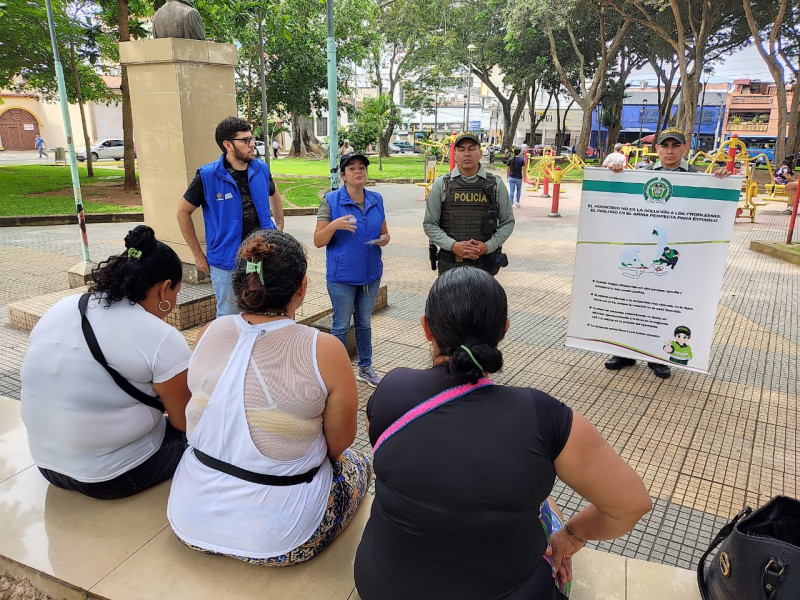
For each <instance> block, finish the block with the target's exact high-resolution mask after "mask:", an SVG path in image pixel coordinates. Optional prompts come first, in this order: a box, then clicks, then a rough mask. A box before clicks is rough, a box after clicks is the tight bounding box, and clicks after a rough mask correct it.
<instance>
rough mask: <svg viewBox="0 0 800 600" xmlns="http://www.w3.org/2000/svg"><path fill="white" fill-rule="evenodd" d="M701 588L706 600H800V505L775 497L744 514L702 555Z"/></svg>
mask: <svg viewBox="0 0 800 600" xmlns="http://www.w3.org/2000/svg"><path fill="white" fill-rule="evenodd" d="M717 546H719V547H720V548H719V552H718V553H717V555H716V557H714V559H713V560H712V561H711V562H710V563H709V564H708V565H706V559H707V558H708V556H709V554H711V552H712V551H713V550H714V549H715V548H716V547H717ZM697 584H698V585H699V587H700V595H701V596H702V598H703V600H798V599H800V502H799V501H797V500H795V499H794V498H788V497H786V496H775V497H774V498H773V499H772V500H770V501H769V502H767V503H766V504H765V505H764V506H762V507H761V508H759V509H758V510H756V511H753V509H751V508H750V507H749V506H748V507H747V508H745V509H744V510H743V511H741V512H740V513H739V514H738V515H736V516H735V517H734V518H733V520H732V521H731V522H730V523H728V524H727V525H725V527H723V528H722V530H721V531H720V532H719V533H718V534H717V537H715V538H714V540H713V541H712V542H711V545H710V546H709V547H708V550H706V552H705V554H703V557H702V558H701V559H700V563H699V564H698V565H697Z"/></svg>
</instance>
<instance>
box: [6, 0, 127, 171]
mask: <svg viewBox="0 0 800 600" xmlns="http://www.w3.org/2000/svg"><path fill="white" fill-rule="evenodd" d="M97 12H98V9H97V6H96V5H94V4H92V3H90V2H84V1H80V0H72V1H66V0H54V2H53V20H54V24H55V29H56V40H57V43H58V51H59V57H60V59H61V68H62V70H63V72H64V82H65V87H66V91H67V100H68V102H70V103H77V104H78V106H79V110H80V115H81V129H82V133H83V140H84V144H85V146H86V149H87V160H88V161H89V163H88V171H89V176H90V177H91V176H93V175H94V173H93V169H92V164H91V156H89V155H88V154H89V153H88V149H89V146H91V139H90V137H89V128H88V122H87V117H86V110H85V104H86V102H103V103H110V102H113V101H114V100H116V96H115V95H114V94H113V92H112V91H111V90H109V89H108V87H107V86H106V85H105V83H104V82H103V80H102V78H101V76H100V74H99V70H100V52H101V48H102V47H103V45H104V44H107V43H108V40H107V39H105V38H106V36H105V33H104V32H103V31H102V28H101V27H100V26H99V25H98V23H97V20H96V17H97ZM0 40H2V43H0V88H2V87H5V88H12V89H17V90H20V91H22V90H25V91H32V92H36V93H37V94H39V95H40V96H41V97H42V98H43V99H45V100H55V99H57V98H58V84H57V80H56V74H55V66H54V60H53V49H52V45H51V41H50V32H49V29H48V21H47V11H46V9H45V6H44V3H36V2H20V3H18V5H16V6H15V7H14V10H12V11H9V12H8V13H7V14H5V15H4V16H3V18H2V19H0Z"/></svg>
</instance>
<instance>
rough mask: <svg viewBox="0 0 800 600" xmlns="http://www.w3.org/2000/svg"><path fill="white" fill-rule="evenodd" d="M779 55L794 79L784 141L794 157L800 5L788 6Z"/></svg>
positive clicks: (798, 136) (799, 109) (798, 142)
mask: <svg viewBox="0 0 800 600" xmlns="http://www.w3.org/2000/svg"><path fill="white" fill-rule="evenodd" d="M779 54H780V56H781V58H782V59H783V64H784V66H785V67H786V68H787V69H788V70H789V72H790V73H791V74H792V77H793V78H794V93H793V94H792V102H791V105H790V106H789V136H788V139H787V140H786V150H787V152H789V153H791V154H794V155H795V156H797V155H798V153H800V89H798V84H799V83H800V5H798V4H797V3H793V4H792V5H791V6H789V9H788V10H787V12H786V15H785V17H784V19H783V29H782V31H781V41H780V45H779Z"/></svg>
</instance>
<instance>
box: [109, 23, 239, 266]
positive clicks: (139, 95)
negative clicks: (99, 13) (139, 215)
mask: <svg viewBox="0 0 800 600" xmlns="http://www.w3.org/2000/svg"><path fill="white" fill-rule="evenodd" d="M119 54H120V62H121V63H122V64H124V65H127V67H128V82H129V85H130V94H131V109H132V111H133V128H134V132H135V133H134V137H135V143H136V156H137V161H138V168H139V184H140V187H141V192H142V206H143V208H144V220H145V223H147V224H148V225H150V226H151V227H152V228H153V229H154V230H155V232H156V236H157V237H158V238H159V239H160V240H163V241H164V242H167V243H168V244H169V245H170V246H172V248H174V249H175V251H176V252H177V253H178V256H180V257H181V260H182V261H183V262H184V263H188V264H189V265H192V266H193V265H194V259H193V258H192V254H191V252H190V251H189V248H188V246H187V245H186V242H184V241H183V236H182V235H181V232H180V228H179V227H178V222H177V220H176V218H175V213H176V209H177V205H178V201H179V200H180V199H181V198H182V197H183V193H184V192H185V191H186V188H187V186H188V185H189V182H190V181H191V180H192V178H193V177H194V174H195V172H196V171H197V168H198V167H199V166H201V165H203V164H205V163H208V162H211V161H213V160H216V159H217V158H218V157H219V155H220V154H221V152H220V150H219V147H218V146H217V144H216V142H215V141H214V130H215V129H216V126H217V123H219V122H220V121H221V120H222V119H224V118H225V117H229V116H232V115H234V116H235V115H236V112H237V111H236V89H235V87H234V67H235V66H236V62H237V56H236V46H234V45H232V44H217V43H215V42H208V41H201V40H186V39H180V38H160V39H153V40H137V41H133V42H123V43H121V44H120V45H119ZM194 223H195V229H196V230H197V237H198V239H199V240H200V243H201V244H203V245H204V246H205V234H204V227H203V217H202V210H198V211H196V212H195V213H194ZM185 271H186V269H185ZM186 276H187V279H188V281H192V280H194V281H196V270H195V272H194V273H193V272H192V269H189V270H188V272H186Z"/></svg>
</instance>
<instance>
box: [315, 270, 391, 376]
mask: <svg viewBox="0 0 800 600" xmlns="http://www.w3.org/2000/svg"><path fill="white" fill-rule="evenodd" d="M380 285H381V280H380V278H378V279H376V280H375V281H373V282H372V283H370V284H369V285H348V284H346V283H336V282H334V281H329V282H328V295H329V296H330V297H331V304H333V324H332V325H331V333H332V334H333V335H335V336H336V337H337V338H339V339H340V340H341V341H342V343H343V344H344V346H345V348H346V347H347V330H348V329H350V317H351V316H352V317H353V319H354V321H355V329H356V349H357V350H358V368H359V369H364V368H366V367H369V366H372V309H373V307H374V306H375V296H377V295H378V288H379V287H380Z"/></svg>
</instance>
